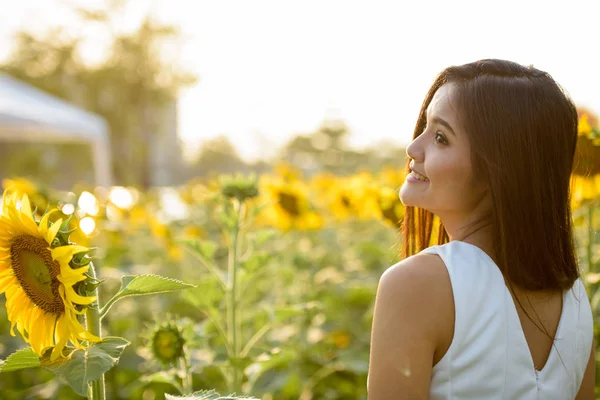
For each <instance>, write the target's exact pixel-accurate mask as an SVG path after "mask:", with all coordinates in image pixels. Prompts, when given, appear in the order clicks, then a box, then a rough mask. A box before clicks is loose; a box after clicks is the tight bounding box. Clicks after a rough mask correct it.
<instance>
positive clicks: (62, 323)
mask: <svg viewBox="0 0 600 400" xmlns="http://www.w3.org/2000/svg"><path fill="white" fill-rule="evenodd" d="M55 336H56V339H57V341H56V345H55V346H54V349H53V350H52V354H51V355H50V361H55V360H56V359H57V358H58V357H59V356H62V350H63V349H64V347H65V345H66V344H67V340H69V323H68V321H67V317H66V315H61V316H60V317H59V319H58V323H57V324H56V332H55Z"/></svg>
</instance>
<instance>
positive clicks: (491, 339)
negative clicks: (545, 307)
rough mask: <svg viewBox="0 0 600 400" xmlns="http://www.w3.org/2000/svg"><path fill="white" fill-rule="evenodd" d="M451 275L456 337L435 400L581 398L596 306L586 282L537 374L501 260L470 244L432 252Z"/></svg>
mask: <svg viewBox="0 0 600 400" xmlns="http://www.w3.org/2000/svg"><path fill="white" fill-rule="evenodd" d="M421 253H427V254H438V255H439V256H440V257H441V258H442V260H443V261H444V263H445V264H446V268H447V269H448V273H449V275H450V281H451V283H452V291H453V294H454V308H455V324H454V326H455V327H454V338H453V340H452V343H451V345H450V347H449V348H448V351H447V352H446V354H445V355H444V357H443V358H442V359H441V360H440V361H439V362H438V363H437V364H436V365H435V366H434V368H433V374H432V378H431V389H430V399H431V400H442V399H444V400H446V399H456V400H459V399H460V400H466V399H487V400H491V399H506V400H530V399H544V400H553V399H556V400H569V399H574V398H575V396H576V395H577V392H578V391H579V387H580V386H581V382H582V380H583V373H584V371H585V368H586V365H587V362H588V359H589V356H590V349H591V346H592V336H593V324H594V322H593V318H592V311H591V307H590V303H589V300H588V297H587V294H586V291H585V288H584V286H583V283H582V282H581V280H580V279H578V280H577V281H576V282H575V284H574V285H573V287H572V288H571V289H569V290H567V291H565V293H564V297H563V309H562V314H561V317H560V322H559V325H558V330H557V332H556V340H555V342H554V343H555V346H553V347H552V350H551V353H550V355H549V357H548V360H547V362H546V364H545V365H544V368H543V369H542V370H541V371H536V369H535V367H534V364H533V360H532V358H531V353H530V351H529V347H528V346H527V340H526V339H525V335H524V333H523V330H522V328H521V322H520V320H519V315H518V314H517V309H516V307H515V303H514V301H513V299H512V296H511V294H510V292H509V290H508V288H507V287H506V284H505V282H504V278H503V276H502V273H501V272H500V270H499V269H498V266H497V265H496V264H495V263H494V261H493V260H492V259H491V258H490V257H489V256H488V255H487V254H486V253H485V252H484V251H483V250H481V249H480V248H479V247H477V246H475V245H472V244H470V243H467V242H462V241H457V240H454V241H451V242H449V243H445V244H443V245H435V246H431V247H429V248H427V249H425V250H423V251H421Z"/></svg>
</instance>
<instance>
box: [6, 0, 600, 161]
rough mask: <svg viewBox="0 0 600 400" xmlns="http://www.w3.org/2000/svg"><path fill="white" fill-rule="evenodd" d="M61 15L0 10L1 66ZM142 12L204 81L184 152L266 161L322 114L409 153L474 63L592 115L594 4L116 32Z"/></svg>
mask: <svg viewBox="0 0 600 400" xmlns="http://www.w3.org/2000/svg"><path fill="white" fill-rule="evenodd" d="M75 2H76V1H75V0H71V3H75ZM61 3H65V0H62V1H61V0H18V1H14V0H0V57H4V56H6V54H7V52H8V50H9V49H10V36H9V35H10V33H11V32H14V31H15V30H16V29H18V28H21V27H35V29H39V30H42V29H44V28H45V27H47V26H49V25H55V24H63V23H66V24H69V21H70V15H69V13H67V12H66V11H65V7H64V6H63V5H61ZM99 3H101V1H99V0H98V1H93V0H88V1H77V4H81V5H86V4H89V5H92V6H93V5H95V4H99ZM149 10H153V11H155V12H156V13H157V14H158V16H159V17H160V19H161V20H163V21H164V22H169V23H175V24H177V25H179V26H180V27H181V29H182V31H183V33H184V35H185V38H186V41H185V44H184V46H183V48H182V59H183V61H184V62H185V65H186V67H187V68H188V69H189V70H191V71H193V72H195V73H196V74H198V76H199V82H198V84H197V85H196V86H195V87H193V88H191V89H189V90H187V91H186V92H185V93H183V94H182V96H181V101H180V118H179V132H180V136H181V137H182V138H183V139H184V140H185V141H186V144H187V147H188V149H193V148H194V147H195V146H196V145H197V144H198V143H200V142H201V141H202V140H205V139H207V138H212V137H215V136H217V135H219V134H227V135H228V136H229V137H230V138H231V139H232V141H233V143H234V144H235V145H236V146H237V147H238V149H239V151H240V154H242V156H244V158H246V159H256V158H260V157H266V156H270V155H271V154H272V153H274V152H275V151H276V150H277V149H278V148H279V147H280V146H282V145H283V144H284V143H285V142H286V141H287V140H289V138H290V137H291V136H292V135H295V134H298V133H308V132H311V131H313V130H315V129H316V128H317V127H318V126H319V125H320V123H321V122H322V121H323V119H324V118H325V117H328V116H329V117H340V118H342V119H344V120H345V121H346V123H347V124H348V125H349V127H350V129H351V136H350V143H351V145H353V146H355V147H364V146H370V145H373V144H375V143H377V142H379V141H381V140H384V139H388V140H393V141H395V142H397V143H398V144H406V143H408V142H409V141H410V139H411V137H412V131H413V128H414V122H415V120H416V116H417V112H418V110H419V108H420V105H421V102H422V101H423V97H424V95H425V93H426V91H427V89H428V88H429V85H430V84H431V83H432V82H433V79H434V78H435V75H436V74H437V73H438V72H439V71H441V70H442V69H444V68H445V67H447V66H449V65H452V64H462V63H466V62H471V61H475V60H478V59H481V58H505V59H509V60H513V61H517V62H520V63H522V64H533V65H534V66H535V67H537V68H540V69H543V70H546V71H548V72H549V73H550V74H551V75H552V76H553V77H554V78H555V79H556V80H557V81H558V82H559V83H560V84H561V85H562V86H563V87H564V88H565V89H566V90H567V91H568V92H569V93H570V94H571V96H572V97H573V99H574V100H575V102H576V103H577V104H579V105H585V106H588V107H590V108H592V109H593V110H595V111H596V112H600V75H599V73H598V70H599V69H598V68H599V65H600V46H599V45H598V44H599V38H600V36H599V35H598V27H597V26H598V23H597V21H598V20H599V19H600V0H569V1H566V0H565V1H551V0H543V1H533V0H520V1H514V0H502V1H493V2H484V1H443V0H441V1H437V0H429V1H413V0H407V1H399V0H398V1H392V0H388V1H374V0H363V1H349V0H345V1H343V0H342V1H332V0H316V1H309V0H303V1H291V0H273V1H258V0H252V1H248V0H240V1H224V0H214V1H191V0H154V1H152V0H130V1H129V6H128V8H127V9H126V11H125V12H124V13H123V17H122V21H121V22H120V23H122V24H123V26H128V27H135V25H136V24H137V23H138V21H139V19H140V18H141V17H142V16H143V15H144V13H145V12H147V11H149ZM73 29H81V27H74V28H73ZM83 29H86V31H84V32H86V33H89V34H90V35H94V32H93V29H92V28H89V27H87V28H86V27H83ZM88 31H89V32H88ZM92 37H93V36H92ZM97 43H101V41H97ZM97 43H96V44H95V45H94V46H93V47H91V51H90V57H94V54H96V57H98V56H97V53H98V48H101V45H98V44H97Z"/></svg>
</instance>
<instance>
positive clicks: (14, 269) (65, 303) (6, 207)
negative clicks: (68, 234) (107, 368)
mask: <svg viewBox="0 0 600 400" xmlns="http://www.w3.org/2000/svg"><path fill="white" fill-rule="evenodd" d="M55 211H56V210H52V211H50V212H48V213H46V214H44V216H43V217H42V218H41V220H40V221H36V218H35V217H34V216H33V212H32V210H31V205H30V202H29V198H28V197H27V195H25V194H23V195H20V194H19V193H18V192H15V193H12V194H9V192H8V191H5V192H4V195H3V196H2V213H1V215H0V294H2V293H4V294H5V295H6V310H7V312H8V319H9V320H10V322H11V327H10V333H11V335H13V336H15V333H14V328H15V327H16V328H17V331H18V332H19V333H20V334H21V336H22V337H23V339H25V341H26V342H27V343H29V344H30V345H31V348H32V349H33V351H35V353H37V354H38V355H40V356H41V355H43V354H44V352H45V351H46V350H47V349H48V348H50V347H54V349H53V350H52V354H51V360H52V361H54V360H55V359H56V358H57V357H59V356H62V353H63V349H64V347H65V345H66V343H67V341H70V342H71V343H72V344H73V345H74V346H76V347H78V348H81V347H83V346H82V343H80V342H81V341H90V342H97V341H100V340H101V339H100V338H99V337H96V336H94V335H93V334H91V333H89V332H88V331H87V330H86V329H85V328H84V327H83V326H82V325H81V323H80V322H79V321H78V319H77V316H78V315H82V314H84V313H85V311H86V308H87V306H88V305H89V304H91V303H93V302H94V301H95V300H96V298H95V297H89V296H82V295H81V294H80V293H77V292H78V291H79V292H81V291H82V285H83V284H84V283H85V281H86V280H87V279H89V278H88V277H87V276H86V272H87V271H88V269H89V262H88V264H87V265H84V266H78V265H76V264H75V263H74V262H72V261H73V257H74V255H76V254H79V253H84V252H87V251H89V249H87V248H85V247H82V246H77V245H73V244H68V240H65V235H64V234H63V233H61V234H59V229H60V227H61V224H62V220H58V221H56V222H54V223H50V220H49V216H50V214H52V213H53V212H55ZM65 242H66V243H65ZM72 265H73V266H74V267H75V268H73V267H72Z"/></svg>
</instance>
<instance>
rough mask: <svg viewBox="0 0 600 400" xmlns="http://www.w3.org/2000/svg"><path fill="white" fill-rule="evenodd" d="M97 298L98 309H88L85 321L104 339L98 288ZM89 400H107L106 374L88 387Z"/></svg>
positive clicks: (89, 329) (93, 270) (94, 294)
mask: <svg viewBox="0 0 600 400" xmlns="http://www.w3.org/2000/svg"><path fill="white" fill-rule="evenodd" d="M88 272H89V273H90V275H91V276H92V278H93V279H96V271H95V269H94V264H93V263H92V262H91V261H90V269H89V270H88ZM92 295H93V296H96V303H97V304H98V307H88V309H87V311H86V313H85V321H86V323H87V329H88V331H89V332H90V333H91V334H93V335H96V336H98V337H100V338H101V337H102V322H101V321H100V307H99V305H100V298H99V297H98V288H97V287H96V288H95V289H94V291H93V293H92ZM88 399H90V400H106V390H105V388H104V374H103V375H102V376H101V377H100V378H99V379H97V380H95V381H92V382H91V383H90V386H89V387H88Z"/></svg>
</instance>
